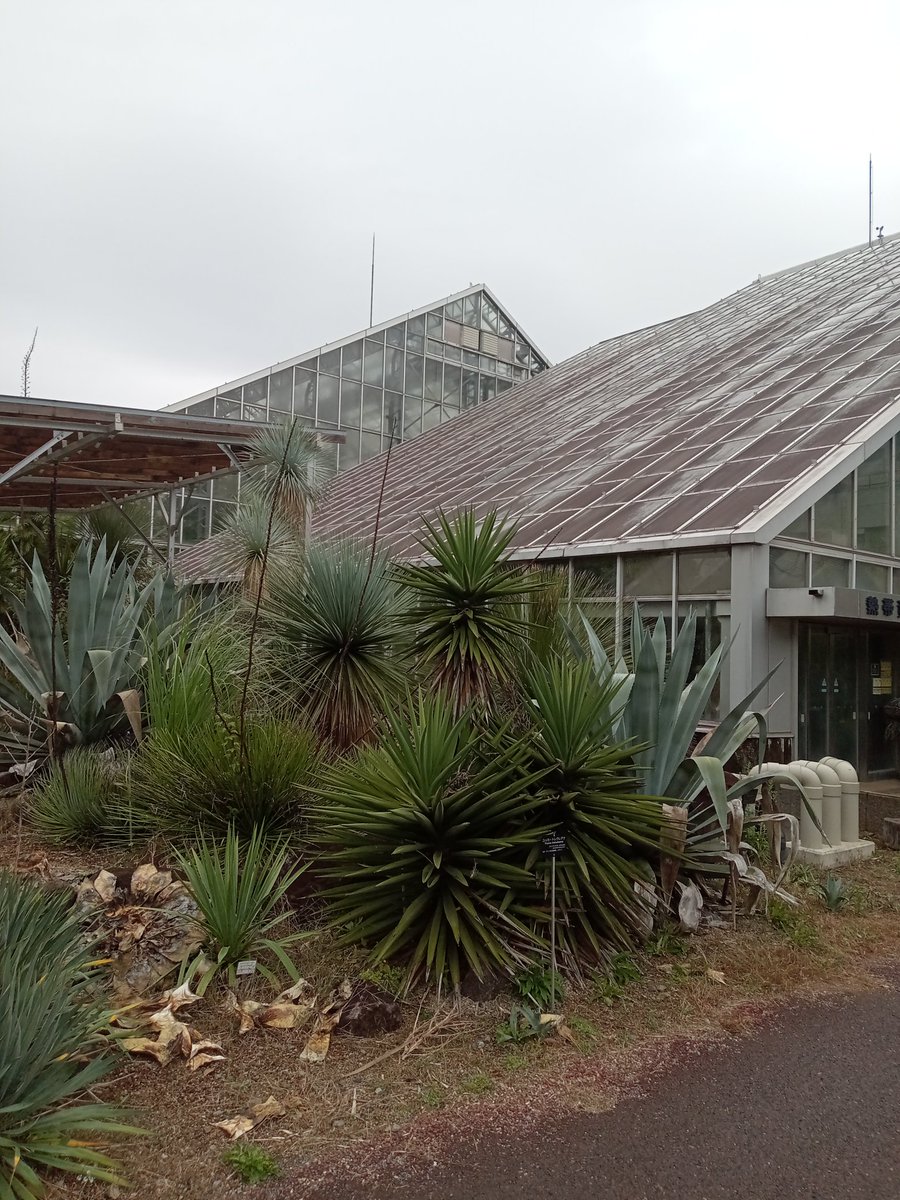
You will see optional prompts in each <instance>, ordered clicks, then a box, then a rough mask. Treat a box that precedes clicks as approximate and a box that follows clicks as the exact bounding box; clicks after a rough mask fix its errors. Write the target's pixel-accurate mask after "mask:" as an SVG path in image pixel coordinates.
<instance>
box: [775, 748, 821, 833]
mask: <svg viewBox="0 0 900 1200" xmlns="http://www.w3.org/2000/svg"><path fill="white" fill-rule="evenodd" d="M781 769H782V770H783V771H787V773H788V774H789V775H793V776H794V778H795V779H796V780H797V782H798V783H800V784H802V785H803V790H804V792H805V793H806V801H807V803H804V802H803V798H802V797H801V799H800V845H801V846H806V847H807V848H808V849H810V850H819V849H821V847H822V835H821V833H820V832H819V830H818V827H817V826H816V823H815V821H814V820H813V819H812V816H811V815H810V812H809V809H810V808H811V809H812V811H813V812H814V813H815V814H816V817H817V818H818V821H819V824H820V825H821V824H822V782H821V780H820V779H819V776H818V775H817V774H816V773H815V771H813V770H811V769H810V768H809V767H808V766H806V764H805V763H803V762H799V761H795V762H791V763H788V765H787V766H786V767H782V768H781ZM807 804H808V807H807Z"/></svg>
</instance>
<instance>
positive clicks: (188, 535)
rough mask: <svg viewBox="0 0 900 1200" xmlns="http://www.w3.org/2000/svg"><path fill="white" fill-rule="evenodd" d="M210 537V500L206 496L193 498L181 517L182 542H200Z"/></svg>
mask: <svg viewBox="0 0 900 1200" xmlns="http://www.w3.org/2000/svg"><path fill="white" fill-rule="evenodd" d="M206 537H209V500H208V499H207V498H206V497H205V496H191V498H190V500H188V502H187V504H186V505H185V509H184V512H183V513H182V517H181V540H182V541H183V542H200V541H202V540H203V539H204V538H206Z"/></svg>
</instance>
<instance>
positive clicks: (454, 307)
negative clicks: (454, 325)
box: [444, 300, 463, 321]
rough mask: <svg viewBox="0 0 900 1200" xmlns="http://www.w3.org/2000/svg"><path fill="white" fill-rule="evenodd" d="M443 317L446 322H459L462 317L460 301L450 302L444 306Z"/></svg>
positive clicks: (461, 303)
mask: <svg viewBox="0 0 900 1200" xmlns="http://www.w3.org/2000/svg"><path fill="white" fill-rule="evenodd" d="M444 316H445V317H446V318H447V320H448V321H461V320H462V316H463V302H462V300H451V301H450V303H449V304H445V305H444Z"/></svg>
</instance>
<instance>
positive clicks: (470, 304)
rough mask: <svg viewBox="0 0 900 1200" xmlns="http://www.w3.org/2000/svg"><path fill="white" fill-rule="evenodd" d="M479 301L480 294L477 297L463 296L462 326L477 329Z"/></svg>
mask: <svg viewBox="0 0 900 1200" xmlns="http://www.w3.org/2000/svg"><path fill="white" fill-rule="evenodd" d="M480 299H481V293H480V292H479V293H478V295H477V296H465V297H464V298H463V316H462V319H463V324H464V325H471V326H472V328H473V329H477V328H478V322H479V309H480V308H481V304H480Z"/></svg>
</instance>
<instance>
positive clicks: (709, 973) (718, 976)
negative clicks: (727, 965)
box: [706, 967, 725, 983]
mask: <svg viewBox="0 0 900 1200" xmlns="http://www.w3.org/2000/svg"><path fill="white" fill-rule="evenodd" d="M706 978H707V979H711V980H712V981H713V983H724V982H725V972H724V971H714V970H713V968H712V967H707V968H706Z"/></svg>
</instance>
